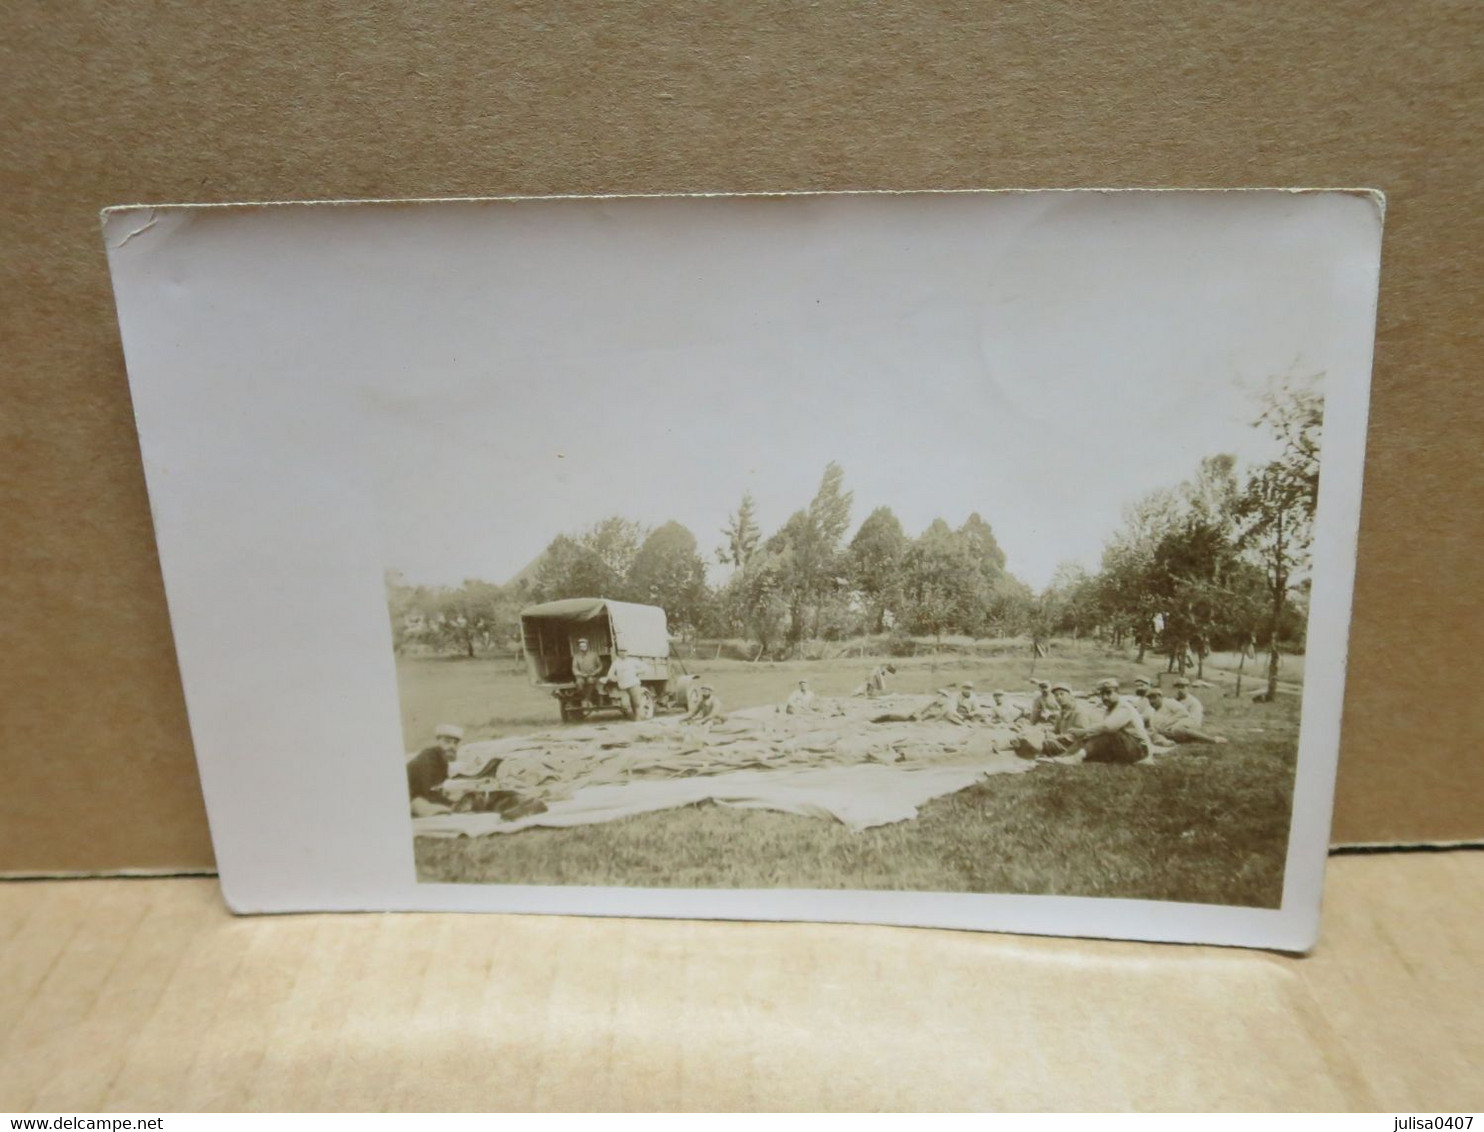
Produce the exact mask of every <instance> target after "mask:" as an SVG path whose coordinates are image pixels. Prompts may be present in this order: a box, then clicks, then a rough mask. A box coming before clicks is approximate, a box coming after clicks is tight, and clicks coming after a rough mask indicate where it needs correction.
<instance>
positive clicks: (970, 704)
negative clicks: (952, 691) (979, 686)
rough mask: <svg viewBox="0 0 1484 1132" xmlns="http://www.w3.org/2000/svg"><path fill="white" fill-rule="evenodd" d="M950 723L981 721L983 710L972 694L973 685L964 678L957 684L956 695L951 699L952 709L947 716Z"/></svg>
mask: <svg viewBox="0 0 1484 1132" xmlns="http://www.w3.org/2000/svg"><path fill="white" fill-rule="evenodd" d="M948 719H949V722H951V723H983V722H984V721H985V720H984V711H983V709H982V708H980V706H979V700H978V699H977V698H976V697H975V696H974V685H973V684H971V683H970V682H969V681H967V680H965V681H964V682H963V683H962V684H960V685H959V686H958V697H957V698H956V699H955V700H954V701H953V710H952V711H951V712H950V713H949V716H948Z"/></svg>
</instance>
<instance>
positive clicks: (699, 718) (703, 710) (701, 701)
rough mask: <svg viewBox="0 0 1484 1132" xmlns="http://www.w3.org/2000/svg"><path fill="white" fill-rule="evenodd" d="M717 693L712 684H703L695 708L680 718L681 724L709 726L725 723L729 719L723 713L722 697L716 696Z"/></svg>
mask: <svg viewBox="0 0 1484 1132" xmlns="http://www.w3.org/2000/svg"><path fill="white" fill-rule="evenodd" d="M715 691H716V690H715V689H714V688H712V687H711V685H710V684H702V685H701V687H700V695H699V697H698V698H697V699H696V703H695V706H694V707H692V708H691V709H690V711H688V712H686V713H685V714H684V715H683V716H681V717H680V722H681V723H700V724H705V725H708V726H709V725H710V724H713V723H725V722H726V718H727V717H726V716H725V715H723V714H722V711H721V697H720V696H718V695H716V694H715Z"/></svg>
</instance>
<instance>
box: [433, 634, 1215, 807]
mask: <svg viewBox="0 0 1484 1132" xmlns="http://www.w3.org/2000/svg"><path fill="white" fill-rule="evenodd" d="M586 644H587V642H585V641H583V642H580V643H579V648H578V651H577V653H576V654H574V659H573V665H572V668H573V675H574V677H575V678H576V680H577V683H578V687H579V689H581V694H582V696H583V698H584V700H585V701H586V700H588V699H589V698H590V697H592V696H594V695H595V694H596V692H597V690H598V688H599V686H600V685H601V684H603V683H605V682H608V681H611V682H612V683H613V684H614V685H615V686H616V688H617V689H618V691H619V692H620V693H621V694H622V695H623V696H626V697H628V702H627V705H626V710H627V711H628V714H630V715H631V716H632V717H633V718H638V714H639V702H640V697H641V696H642V694H643V693H642V688H643V685H642V684H641V683H640V681H639V677H638V672H637V668H638V665H637V662H635V661H633V660H632V659H631V658H629V657H627V656H626V655H625V654H624V653H622V652H619V653H617V654H616V655H615V656H614V659H613V662H612V664H611V665H608V664H605V663H604V662H603V660H602V658H600V657H599V656H598V654H596V653H593V652H590V651H589V650H588V649H587V648H586ZM589 657H591V660H589V659H588V658H589ZM594 662H596V663H594ZM605 668H607V671H606V672H605V671H604V669H605ZM895 674H896V666H895V665H893V664H883V665H879V666H878V667H877V668H876V669H875V670H874V671H873V672H872V673H871V675H870V677H869V678H867V680H866V682H865V683H864V684H862V685H860V686H859V687H857V688H856V690H855V692H854V694H855V695H857V696H867V697H869V698H871V699H875V698H877V697H879V696H881V695H883V694H885V692H886V689H887V683H888V681H889V680H890V679H891V677H892V676H894V675H895ZM1032 683H1034V684H1035V686H1036V689H1037V690H1036V694H1035V695H1034V696H1033V698H1032V699H1031V701H1030V704H1029V705H1028V706H1023V705H1021V704H1019V703H1015V702H1012V701H1011V700H1010V698H1009V696H1008V695H1007V693H1006V692H1005V691H1004V690H1003V689H1001V688H996V689H995V690H994V691H992V692H990V693H989V698H988V699H987V700H986V699H983V698H981V697H980V696H979V694H978V693H977V692H976V691H975V688H974V685H973V683H972V682H970V681H967V680H966V681H964V682H963V683H961V684H959V685H958V687H957V688H940V689H938V694H937V696H936V697H935V698H934V699H933V700H932V701H931V702H929V703H928V704H926V705H924V706H923V707H920V708H917V709H916V710H913V711H908V712H902V711H892V710H886V711H883V712H879V713H877V714H876V715H874V716H872V720H871V721H872V722H873V723H889V722H913V723H916V722H925V721H928V720H942V721H944V722H947V723H951V724H955V725H957V726H971V725H973V724H986V725H991V726H999V727H1008V728H1010V729H1012V730H1013V731H1015V733H1016V737H1015V749H1016V750H1017V751H1018V752H1019V753H1020V754H1022V755H1024V756H1026V757H1034V758H1039V759H1044V760H1047V761H1052V762H1063V763H1069V762H1108V763H1137V762H1142V761H1144V760H1145V759H1148V758H1150V757H1151V756H1152V755H1153V754H1154V752H1156V751H1159V750H1169V749H1170V748H1172V747H1174V746H1175V745H1176V744H1177V743H1225V742H1226V741H1227V740H1226V739H1225V738H1223V737H1222V736H1220V735H1214V734H1212V733H1210V732H1208V731H1207V730H1206V729H1205V716H1206V710H1205V707H1204V705H1202V703H1201V701H1200V700H1199V699H1197V698H1196V696H1195V694H1194V693H1193V692H1191V690H1190V681H1189V680H1187V679H1185V677H1183V676H1181V677H1177V678H1176V679H1175V680H1174V682H1173V689H1174V691H1173V694H1171V695H1166V694H1165V691H1164V689H1163V688H1160V687H1158V686H1157V685H1155V684H1153V683H1152V682H1150V681H1149V680H1146V679H1144V678H1142V677H1141V678H1139V679H1137V680H1135V681H1134V685H1133V694H1132V695H1128V696H1125V695H1123V694H1122V693H1121V692H1120V690H1119V684H1118V681H1117V680H1115V679H1112V678H1109V679H1105V680H1099V681H1098V682H1097V684H1096V685H1095V686H1094V687H1093V689H1092V691H1091V692H1090V693H1083V694H1081V695H1079V694H1078V693H1077V692H1075V691H1074V690H1073V689H1072V687H1071V686H1070V685H1068V684H1064V683H1060V682H1053V681H1049V680H1034V681H1032ZM686 692H687V698H686V707H687V711H686V712H685V714H684V715H683V716H681V717H680V720H679V722H680V723H682V724H691V725H694V726H697V727H700V728H706V729H709V728H710V727H711V726H712V725H714V724H718V723H722V722H725V720H726V715H725V714H724V713H723V710H722V703H721V697H720V696H718V695H717V694H716V689H715V688H713V687H712V686H711V685H710V684H702V683H696V682H690V683H689V684H688V685H687V688H686ZM778 710H779V711H780V712H782V713H784V714H787V715H801V714H805V713H814V712H828V713H830V714H835V715H842V714H844V712H843V711H842V709H841V708H840V707H839V705H838V704H836V703H835V702H834V701H833V700H831V699H827V698H824V697H821V696H818V695H816V694H815V692H814V690H813V688H812V687H811V686H810V683H809V681H808V680H807V679H801V680H799V681H798V683H797V684H796V686H795V687H794V688H793V689H792V690H791V691H790V692H789V694H788V697H787V698H786V699H785V700H784V701H783V703H782V704H780V705H779V707H778ZM463 738H464V732H463V729H462V728H460V727H458V726H457V725H455V724H451V723H442V724H439V725H438V726H437V727H436V728H435V729H434V733H433V743H432V744H431V745H430V746H428V747H425V748H424V749H423V750H421V751H419V752H418V753H417V754H416V755H414V756H413V757H412V758H411V759H410V760H409V761H408V763H407V788H408V792H409V794H410V795H411V797H412V811H413V814H414V815H424V814H432V813H446V812H448V803H447V799H446V798H444V797H443V796H442V791H441V787H442V785H443V783H444V782H446V781H447V780H448V777H449V770H450V767H451V766H452V764H453V762H454V761H455V759H456V758H457V756H458V751H459V745H460V743H461V742H462V741H463Z"/></svg>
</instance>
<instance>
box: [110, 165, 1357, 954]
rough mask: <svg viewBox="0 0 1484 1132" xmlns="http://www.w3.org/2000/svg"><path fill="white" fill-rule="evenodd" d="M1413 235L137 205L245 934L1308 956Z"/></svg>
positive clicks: (814, 214) (1319, 203) (157, 458)
mask: <svg viewBox="0 0 1484 1132" xmlns="http://www.w3.org/2000/svg"><path fill="white" fill-rule="evenodd" d="M1381 220H1382V206H1381V202H1380V199H1379V197H1378V196H1377V195H1376V194H1373V193H1368V192H1364V191H1351V190H1343V191H1342V190H1334V191H1314V190H1311V191H1282V190H1251V191H1217V192H1183V191H1170V192H1147V191H1145V192H1135V191H1125V192H1109V191H1065V192H1062V191H1043V192H957V193H932V192H924V193H845V194H782V195H776V196H717V195H713V196H687V197H635V198H619V197H600V198H532V199H511V200H468V201H444V202H395V203H392V202H385V203H376V202H362V203H344V202H342V203H325V204H313V205H302V204H283V205H242V206H200V207H193V206H188V205H175V206H155V207H146V206H139V207H128V208H119V209H111V210H109V211H108V212H107V213H106V214H105V218H104V235H105V240H106V243H107V246H108V253H109V258H110V265H111V269H112V272H113V278H114V285H115V294H116V297H117V302H118V308H119V320H120V326H121V332H122V338H123V344H124V350H125V356H126V360H127V363H128V368H129V377H130V383H131V390H132V395H133V400H134V405H135V411H136V416H137V421H138V426H139V434H140V445H141V449H142V452H143V456H144V462H145V468H146V474H147V477H148V483H149V490H150V498H151V506H152V510H153V513H154V518H155V526H156V536H157V540H158V543H159V548H160V555H161V564H162V569H163V572H164V578H165V585H166V590H167V594H168V597H169V601H170V609H171V617H172V623H173V628H174V632H175V638H176V647H177V651H178V654H179V658H180V663H181V672H182V679H183V682H184V685H185V692H186V698H187V703H188V706H189V710H190V719H191V728H192V734H193V738H194V740H195V744H196V748H197V752H198V760H199V763H200V769H201V776H202V784H203V788H204V791H205V795H206V800H207V806H208V809H209V812H210V817H211V824H212V833H213V838H214V842H215V846H216V852H217V857H218V862H219V866H220V869H221V876H222V885H223V889H224V891H225V893H226V895H227V899H228V901H229V902H230V903H231V905H232V906H233V907H234V908H235V909H237V910H239V911H247V912H251V911H289V910H296V909H411V908H417V909H448V910H461V911H467V910H491V911H502V910H503V911H521V912H559V913H588V914H617V915H661V916H705V917H748V918H804V919H819V920H863V921H879V922H887V923H900V924H918V925H943V926H952V927H973V928H993V929H1001V930H1012V931H1027V932H1054V933H1072V934H1094V935H1128V936H1134V937H1139V938H1152V939H1169V940H1201V941H1210V942H1220V943H1237V944H1252V945H1261V946H1273V947H1286V948H1303V947H1307V946H1308V945H1309V944H1310V943H1311V942H1312V940H1313V936H1314V932H1315V930H1316V925H1317V917H1318V907H1319V895H1320V888H1321V881H1322V875H1323V865H1324V855H1325V850H1326V842H1327V834H1328V821H1329V812H1330V804H1331V798H1332V790H1333V778H1334V767H1335V760H1336V757H1337V754H1338V746H1339V720H1340V712H1341V705H1342V698H1343V679H1344V657H1345V647H1346V635H1347V627H1348V617H1349V602H1350V593H1351V583H1352V579H1353V573H1354V555H1355V534H1356V529H1357V524H1358V517H1359V507H1360V484H1361V472H1362V466H1363V456H1364V442H1365V422H1366V410H1367V403H1368V391H1369V372H1370V358H1371V343H1372V338H1373V334H1374V321H1375V301H1376V287H1377V273H1378V270H1379V262H1380V233H1381ZM564 611H567V612H565V613H564ZM523 614H524V616H523ZM569 614H570V615H569ZM635 626H642V628H643V631H642V632H638V631H637V630H635V628H634V627H635ZM636 633H637V635H636ZM1141 681H1142V682H1143V683H1140V682H1141ZM1148 687H1152V688H1153V689H1154V690H1153V692H1152V693H1149V694H1146V691H1145V690H1146V688H1148ZM1011 770H1013V771H1015V772H1017V773H1013V774H1012V773H995V774H993V775H992V776H990V777H986V772H988V771H1011ZM711 803H722V804H711ZM751 807H762V808H758V809H755V808H751ZM616 813H623V814H626V815H628V817H627V820H623V821H616V820H603V821H592V820H589V819H590V818H592V817H595V816H603V815H612V814H616ZM558 823H560V824H558ZM516 826H518V828H514V827H516ZM496 828H499V829H502V830H503V832H502V833H500V834H499V835H496V834H494V833H488V834H483V835H479V834H477V835H474V836H457V837H446V836H435V834H444V833H447V832H449V831H451V830H454V829H458V830H459V831H460V832H462V833H464V834H469V833H471V832H475V831H483V830H487V829H488V830H493V829H496Z"/></svg>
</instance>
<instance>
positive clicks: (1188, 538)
mask: <svg viewBox="0 0 1484 1132" xmlns="http://www.w3.org/2000/svg"><path fill="white" fill-rule="evenodd" d="M1321 426H1322V400H1321V398H1320V396H1319V394H1318V392H1317V391H1316V390H1315V389H1313V388H1310V387H1307V386H1303V385H1294V384H1291V383H1290V384H1288V385H1283V386H1275V387H1274V388H1273V389H1272V390H1271V391H1270V392H1269V393H1268V395H1267V396H1266V397H1265V399H1264V401H1263V403H1262V406H1261V411H1260V414H1259V417H1258V419H1257V421H1256V427H1259V428H1264V429H1267V430H1268V431H1269V432H1270V433H1271V435H1272V436H1273V437H1274V439H1275V440H1276V442H1277V445H1276V447H1277V448H1278V452H1279V454H1278V455H1277V456H1276V457H1275V458H1274V459H1273V460H1271V461H1269V462H1267V463H1265V464H1262V465H1260V466H1257V467H1254V468H1251V469H1247V470H1246V472H1245V474H1244V473H1242V472H1240V471H1239V469H1238V467H1237V462H1236V459H1235V458H1234V457H1233V456H1230V455H1217V456H1213V457H1210V458H1208V459H1206V460H1203V461H1202V462H1201V464H1200V466H1199V467H1198V468H1197V469H1196V471H1195V474H1194V475H1193V476H1192V477H1191V478H1190V479H1189V480H1187V481H1186V482H1184V483H1182V484H1180V485H1178V486H1177V487H1174V488H1171V489H1167V490H1162V491H1158V492H1155V493H1153V494H1151V495H1149V496H1147V497H1145V498H1144V499H1141V500H1139V501H1137V502H1136V503H1134V504H1133V505H1132V506H1130V507H1128V508H1127V509H1126V510H1125V513H1124V515H1123V524H1122V526H1121V527H1120V529H1119V530H1118V531H1117V532H1116V533H1115V534H1114V535H1113V536H1112V537H1111V538H1110V539H1109V540H1108V542H1107V544H1106V546H1105V548H1104V551H1103V555H1102V560H1101V563H1100V566H1099V569H1098V570H1097V571H1096V572H1089V571H1087V570H1086V569H1084V568H1082V567H1081V566H1078V565H1074V564H1071V565H1065V566H1063V567H1061V568H1060V569H1058V571H1057V573H1056V575H1055V577H1054V578H1053V580H1052V583H1051V584H1050V585H1049V586H1048V587H1047V588H1046V589H1045V590H1044V591H1043V592H1041V593H1039V594H1037V593H1035V592H1034V591H1032V589H1031V588H1030V587H1029V586H1027V585H1026V584H1025V583H1024V582H1022V581H1021V580H1020V579H1018V578H1016V577H1015V576H1014V575H1013V574H1012V573H1010V571H1009V570H1008V569H1007V565H1006V564H1007V559H1006V555H1005V552H1004V551H1003V550H1002V549H1001V547H1000V545H999V543H998V541H997V540H996V538H995V535H994V531H993V529H992V528H991V527H990V525H989V523H988V522H986V521H985V519H984V518H983V517H982V516H981V515H980V514H979V513H978V512H975V513H974V514H971V515H970V516H969V517H968V518H967V519H966V520H965V521H964V522H963V523H962V524H961V525H959V526H958V527H953V526H951V525H950V524H949V523H948V522H947V521H945V520H944V519H941V518H939V519H935V520H933V522H932V523H931V524H929V526H928V527H927V529H926V530H924V531H922V532H921V533H920V534H919V535H917V536H915V537H913V536H911V535H909V534H908V533H907V532H906V530H905V529H904V528H903V526H902V524H901V522H900V520H899V519H898V518H897V516H896V515H895V514H893V512H892V511H891V509H890V508H888V507H877V508H876V509H875V510H873V511H871V512H870V513H869V514H868V515H867V516H866V518H865V519H864V520H863V521H862V522H861V524H860V526H859V527H858V528H856V530H855V532H854V534H853V535H851V537H849V538H848V539H847V538H846V536H847V534H849V532H850V528H851V514H852V510H853V507H854V497H853V493H852V492H850V491H848V490H847V489H846V486H845V473H844V470H843V469H842V468H841V467H840V466H839V465H838V464H835V463H830V464H829V465H827V466H826V468H825V470H824V474H823V476H822V478H821V480H820V483H819V487H818V489H817V490H816V491H815V493H814V496H813V498H812V499H811V500H810V501H809V502H808V504H807V505H806V506H803V507H800V508H799V509H798V510H797V511H795V512H794V513H793V514H791V515H790V516H789V518H788V520H787V521H786V522H785V523H784V524H783V525H782V526H781V527H779V528H778V529H777V530H776V531H773V532H772V533H771V534H766V535H765V533H764V531H763V530H762V528H761V527H760V525H759V523H758V519H757V513H756V504H755V501H754V500H753V498H752V496H751V495H750V494H744V495H743V497H742V499H741V500H740V502H739V503H738V505H737V507H736V509H735V510H734V511H732V512H731V513H730V514H729V515H728V517H727V523H726V525H725V527H724V528H723V529H722V531H721V532H720V536H721V543H720V545H719V546H718V547H717V548H716V549H715V551H714V552H713V555H712V556H711V557H712V559H713V560H714V561H715V562H716V563H717V564H718V565H720V566H722V567H723V568H725V570H726V571H727V577H726V580H725V582H723V583H721V584H719V585H711V584H710V583H709V582H708V579H707V559H706V557H705V556H703V554H702V552H701V550H700V545H699V543H698V541H697V539H696V537H695V535H694V533H693V532H691V531H690V530H688V529H687V528H686V527H685V526H684V525H682V524H680V523H677V522H668V523H664V524H662V525H660V526H658V527H655V528H653V529H649V528H645V527H644V526H642V525H641V524H639V523H636V522H633V521H631V520H629V519H625V518H622V517H619V516H615V517H611V518H607V519H604V520H602V521H601V522H599V523H597V524H595V525H594V526H593V527H591V528H590V529H588V530H586V531H581V532H573V533H565V534H559V535H557V536H556V537H555V538H554V539H553V540H552V541H551V543H550V544H549V545H548V546H547V547H546V549H545V551H544V552H543V553H542V555H541V557H540V558H539V559H538V560H537V563H536V564H535V567H534V569H530V570H528V571H526V572H525V574H524V576H522V577H521V578H519V579H518V580H516V581H514V582H512V583H510V584H508V585H505V586H499V585H495V584H493V583H489V582H484V581H479V580H469V581H466V582H465V583H464V584H463V585H462V586H459V587H443V588H430V587H415V586H409V585H406V584H405V583H403V582H402V580H401V579H400V578H399V577H396V576H391V577H389V578H388V590H389V596H390V603H391V613H392V623H393V629H394V634H395V635H396V639H397V644H398V647H399V648H402V647H405V646H406V645H408V644H409V643H412V642H414V641H415V642H418V643H421V644H423V645H425V646H427V647H430V648H432V649H434V650H435V651H441V652H455V653H459V654H463V655H467V656H474V655H477V653H479V652H482V651H504V650H508V649H509V648H510V647H511V641H512V637H513V636H515V635H518V616H519V610H520V608H521V607H522V606H524V605H528V604H533V603H536V602H542V601H551V600H556V599H559V598H564V597H599V596H601V597H608V598H613V599H616V600H620V601H635V602H643V603H646V604H651V605H658V606H661V607H663V608H664V609H665V611H666V613H667V614H668V617H669V620H670V625H671V632H672V633H674V634H676V635H677V636H682V637H708V638H746V639H749V640H751V641H753V642H755V643H756V645H757V649H758V655H759V656H774V657H781V656H788V655H794V654H796V653H797V651H798V650H799V648H800V646H801V645H802V643H803V642H805V641H808V640H820V639H824V640H844V639H849V638H853V637H860V636H868V635H872V634H886V633H891V634H897V635H916V636H931V637H933V638H934V639H935V640H937V641H939V642H941V640H942V638H943V637H944V636H947V635H966V636H970V637H975V638H980V637H1011V636H1028V637H1031V638H1032V639H1033V641H1034V642H1035V645H1036V647H1037V648H1040V647H1042V646H1043V644H1044V642H1045V641H1046V640H1047V639H1049V638H1050V637H1052V636H1056V635H1070V636H1075V637H1093V638H1097V639H1100V640H1103V641H1105V642H1107V643H1108V644H1110V645H1112V646H1115V647H1133V648H1136V649H1137V650H1138V652H1139V656H1140V659H1141V660H1142V658H1143V656H1144V654H1145V653H1147V652H1149V651H1155V652H1157V653H1162V654H1164V655H1166V656H1167V657H1168V658H1169V662H1170V665H1171V667H1172V668H1177V669H1179V670H1181V671H1184V669H1185V667H1186V665H1187V664H1188V663H1194V664H1195V665H1196V667H1197V670H1199V668H1200V666H1201V665H1202V663H1203V662H1204V660H1205V658H1206V656H1208V655H1209V654H1210V652H1212V651H1213V650H1217V649H1237V650H1243V651H1244V652H1245V653H1250V652H1251V651H1252V650H1254V649H1256V648H1257V647H1259V646H1261V647H1265V648H1266V649H1267V651H1268V681H1269V690H1270V692H1271V691H1274V690H1275V689H1276V686H1277V674H1278V669H1279V665H1280V663H1281V653H1282V652H1283V651H1284V650H1285V649H1291V648H1295V647H1297V648H1301V647H1302V638H1303V629H1304V624H1305V621H1306V612H1307V610H1306V606H1307V592H1308V566H1309V546H1310V542H1311V540H1312V528H1313V518H1314V508H1315V503H1316V501H1317V496H1318V483H1319V464H1318V451H1319V438H1320V430H1321Z"/></svg>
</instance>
